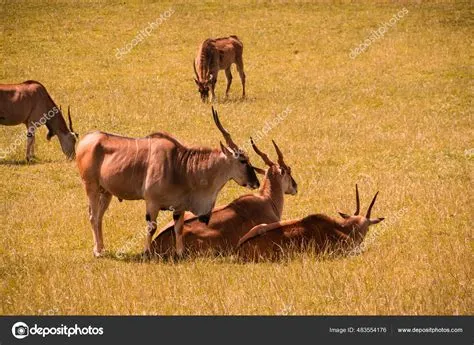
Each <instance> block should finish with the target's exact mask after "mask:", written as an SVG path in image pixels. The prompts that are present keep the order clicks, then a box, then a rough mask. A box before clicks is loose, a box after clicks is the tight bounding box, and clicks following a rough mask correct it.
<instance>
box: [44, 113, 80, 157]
mask: <svg viewBox="0 0 474 345" xmlns="http://www.w3.org/2000/svg"><path fill="white" fill-rule="evenodd" d="M60 111H61V110H60ZM67 117H68V121H69V128H67V132H65V133H62V132H58V133H57V134H58V138H59V143H60V144H61V149H62V151H63V153H64V154H65V155H66V157H67V158H68V159H74V158H75V156H76V149H75V147H76V141H77V139H78V138H79V134H78V133H76V132H74V129H73V128H72V119H71V107H70V106H68V107H67ZM66 127H67V126H66ZM53 135H54V134H52V135H51V134H50V133H48V135H47V139H48V140H50V139H51V137H52V136H53Z"/></svg>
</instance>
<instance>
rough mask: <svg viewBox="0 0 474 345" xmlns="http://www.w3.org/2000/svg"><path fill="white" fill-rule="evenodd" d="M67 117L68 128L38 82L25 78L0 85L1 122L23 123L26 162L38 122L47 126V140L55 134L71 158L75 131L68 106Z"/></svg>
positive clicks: (31, 150)
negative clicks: (24, 79) (25, 131)
mask: <svg viewBox="0 0 474 345" xmlns="http://www.w3.org/2000/svg"><path fill="white" fill-rule="evenodd" d="M68 118H69V128H68V126H67V124H66V121H65V120H64V117H63V114H62V112H61V110H60V109H59V108H58V107H57V106H56V104H55V103H54V101H53V99H52V98H51V96H50V95H49V93H48V91H46V88H45V87H44V86H43V85H42V84H41V83H39V82H37V81H34V80H27V81H25V82H23V83H21V84H4V85H0V125H5V126H16V125H20V124H24V125H25V126H26V128H27V134H26V136H27V142H26V160H27V161H29V160H30V159H31V158H33V156H34V144H35V132H36V130H37V129H38V127H40V126H41V125H46V127H47V128H48V134H47V136H46V139H48V140H51V138H52V137H53V136H54V135H57V136H58V139H59V143H60V144H61V149H62V151H63V153H64V154H65V155H66V157H67V158H68V159H74V157H75V145H76V140H77V138H78V134H77V133H75V132H74V130H73V129H72V120H71V113H70V109H69V108H68Z"/></svg>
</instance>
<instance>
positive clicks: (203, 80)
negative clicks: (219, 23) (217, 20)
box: [193, 36, 245, 102]
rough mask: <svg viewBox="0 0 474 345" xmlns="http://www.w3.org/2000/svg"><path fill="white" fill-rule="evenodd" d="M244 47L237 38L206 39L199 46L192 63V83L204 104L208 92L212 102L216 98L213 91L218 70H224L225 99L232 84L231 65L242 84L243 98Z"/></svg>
mask: <svg viewBox="0 0 474 345" xmlns="http://www.w3.org/2000/svg"><path fill="white" fill-rule="evenodd" d="M243 49H244V46H243V44H242V41H240V40H239V38H238V37H237V36H229V37H221V38H215V39H212V38H208V39H207V40H205V41H204V42H202V44H201V45H200V46H199V51H198V54H197V56H196V59H195V60H194V62H193V68H194V75H195V78H194V82H195V83H196V85H197V86H198V91H199V93H200V94H201V99H202V101H203V102H206V101H207V99H208V98H209V90H211V95H212V99H211V101H213V100H214V99H215V97H216V95H215V93H214V90H215V87H216V82H217V74H218V73H219V70H221V69H223V70H225V76H226V79H227V88H226V90H225V95H226V97H227V95H228V93H229V89H230V85H231V84H232V73H231V66H232V64H233V63H235V65H236V66H237V71H238V72H239V76H240V80H241V82H242V97H245V72H244V61H243V59H242V52H243Z"/></svg>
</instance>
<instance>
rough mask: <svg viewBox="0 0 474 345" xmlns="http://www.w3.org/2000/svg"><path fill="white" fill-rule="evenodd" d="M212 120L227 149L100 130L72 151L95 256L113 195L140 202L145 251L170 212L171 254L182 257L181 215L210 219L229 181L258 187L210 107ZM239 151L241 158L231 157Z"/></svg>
mask: <svg viewBox="0 0 474 345" xmlns="http://www.w3.org/2000/svg"><path fill="white" fill-rule="evenodd" d="M212 114H213V117H214V122H215V124H216V126H217V128H218V129H219V130H220V131H221V133H222V135H223V136H224V139H225V141H226V143H227V145H228V147H226V146H224V145H223V144H222V142H221V143H220V145H221V149H220V150H217V149H209V148H197V147H187V146H185V145H184V144H182V143H180V142H179V141H178V140H177V139H175V138H173V137H172V136H171V135H169V134H166V133H154V134H151V135H149V136H147V137H145V138H126V137H122V136H118V135H113V134H109V133H104V132H94V133H90V134H87V135H86V136H85V137H84V138H83V139H82V140H81V141H80V142H79V145H78V147H77V159H76V161H77V165H78V168H79V172H80V175H81V177H82V180H83V182H84V186H85V189H86V193H87V196H88V198H89V218H90V222H91V225H92V230H93V236H94V255H95V256H100V255H101V254H102V252H103V250H104V244H103V239H102V218H103V215H104V212H105V211H106V210H107V207H108V206H109V204H110V200H111V199H112V196H116V197H117V198H118V199H119V200H120V201H121V200H122V199H124V200H143V199H144V200H145V203H146V216H145V219H146V221H147V225H148V228H147V229H148V232H147V236H146V242H145V253H147V254H148V253H149V249H150V244H151V238H152V236H153V234H154V233H155V231H156V218H157V216H158V212H159V211H160V210H172V211H173V219H174V231H175V235H176V239H177V240H176V252H177V253H178V255H180V256H181V255H182V252H183V242H182V233H181V231H182V227H183V220H184V212H185V211H191V212H193V213H194V214H197V215H199V216H201V221H206V222H208V221H209V217H210V213H211V210H212V208H213V207H214V204H215V201H216V198H217V194H218V193H219V191H220V190H221V189H222V187H224V185H225V184H226V183H227V182H228V181H229V180H231V179H232V180H234V181H235V182H237V183H238V184H239V185H241V186H248V187H250V188H251V189H255V188H258V187H259V186H260V184H259V182H258V179H257V176H256V175H255V171H254V168H253V166H252V165H251V164H250V161H249V158H248V156H247V155H246V153H245V152H243V151H242V150H241V149H240V148H239V147H238V146H237V145H236V144H235V143H234V141H233V140H232V138H231V136H230V134H229V132H227V131H226V130H225V129H224V127H223V126H222V124H221V123H220V121H219V117H218V114H217V112H216V111H214V108H212ZM236 153H240V154H236Z"/></svg>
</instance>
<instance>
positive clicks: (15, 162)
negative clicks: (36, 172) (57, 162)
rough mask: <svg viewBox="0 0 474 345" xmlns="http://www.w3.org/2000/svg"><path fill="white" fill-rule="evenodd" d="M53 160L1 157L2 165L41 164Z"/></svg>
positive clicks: (0, 162)
mask: <svg viewBox="0 0 474 345" xmlns="http://www.w3.org/2000/svg"><path fill="white" fill-rule="evenodd" d="M52 162H53V161H51V160H39V159H36V158H34V159H32V160H30V161H27V160H26V159H22V160H14V159H0V165H41V164H46V163H52Z"/></svg>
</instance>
